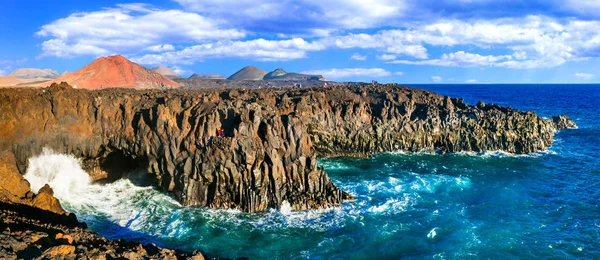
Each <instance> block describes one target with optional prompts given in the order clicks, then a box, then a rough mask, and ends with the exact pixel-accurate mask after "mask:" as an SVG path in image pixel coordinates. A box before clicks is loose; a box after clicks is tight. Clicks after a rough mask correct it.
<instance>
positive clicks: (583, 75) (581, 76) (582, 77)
mask: <svg viewBox="0 0 600 260" xmlns="http://www.w3.org/2000/svg"><path fill="white" fill-rule="evenodd" d="M594 76H595V75H594V74H590V73H581V72H578V73H575V74H573V77H575V78H577V79H580V80H590V79H592V78H594Z"/></svg>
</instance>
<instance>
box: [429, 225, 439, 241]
mask: <svg viewBox="0 0 600 260" xmlns="http://www.w3.org/2000/svg"><path fill="white" fill-rule="evenodd" d="M436 229H438V228H437V227H435V228H433V229H432V230H431V231H429V233H428V234H427V238H429V239H433V238H435V236H437V232H436V231H435V230H436Z"/></svg>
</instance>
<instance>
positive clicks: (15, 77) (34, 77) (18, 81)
mask: <svg viewBox="0 0 600 260" xmlns="http://www.w3.org/2000/svg"><path fill="white" fill-rule="evenodd" d="M174 79H182V78H181V76H180V75H179V74H177V73H176V72H175V71H173V70H172V69H170V68H168V67H165V66H158V67H156V68H154V69H152V70H150V69H148V68H145V67H143V66H141V65H139V64H137V63H134V62H131V61H129V60H128V59H126V58H125V57H123V56H121V55H115V56H109V57H101V58H98V59H96V60H94V61H93V62H92V63H90V64H88V65H87V66H85V67H83V68H81V69H80V70H78V71H75V72H71V73H69V72H67V71H65V72H63V73H62V74H59V73H58V72H56V71H54V70H51V69H35V68H19V69H16V70H15V71H13V73H11V74H10V75H9V76H0V86H17V85H22V86H37V87H45V86H48V85H50V84H52V83H54V82H56V83H60V82H62V81H65V82H68V83H69V84H71V85H73V86H76V87H77V88H86V89H97V88H112V87H133V88H173V87H180V86H181V85H182V84H185V83H184V82H182V81H179V82H180V83H178V82H175V81H174ZM189 79H221V80H222V79H225V78H224V77H223V76H221V75H218V74H193V75H192V76H190V77H189ZM227 79H228V80H266V81H326V79H325V78H324V77H323V76H321V75H307V74H300V73H288V72H287V71H285V70H283V69H281V68H278V69H276V70H274V71H271V72H267V71H264V70H262V69H259V68H257V67H254V66H247V67H244V68H242V69H241V70H239V71H238V72H236V73H234V74H233V75H231V76H230V77H229V78H227ZM182 80H185V79H182Z"/></svg>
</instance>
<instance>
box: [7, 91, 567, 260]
mask: <svg viewBox="0 0 600 260" xmlns="http://www.w3.org/2000/svg"><path fill="white" fill-rule="evenodd" d="M573 127H576V125H575V124H574V122H573V121H572V120H570V119H569V118H567V117H566V116H556V117H554V118H552V119H543V118H541V117H539V116H537V115H536V114H535V113H533V112H522V111H518V110H515V109H511V108H506V107H501V106H498V105H488V104H485V103H483V102H480V103H478V104H477V105H476V106H472V105H468V104H465V103H464V102H463V101H462V100H461V99H457V98H450V97H445V96H441V95H437V94H434V93H431V92H428V91H423V90H418V89H412V88H407V87H401V86H398V85H382V86H377V87H373V86H370V85H354V86H351V87H317V88H310V89H298V88H296V89H292V88H287V89H252V90H247V89H212V90H183V89H182V90H168V91H165V90H131V89H105V90H97V91H88V90H80V89H73V88H72V87H71V86H69V85H68V84H66V83H62V84H53V85H52V86H50V87H48V88H43V89H25V88H15V89H0V176H2V178H0V201H1V202H2V203H3V204H2V208H1V214H3V216H6V217H4V218H3V219H4V221H3V224H2V227H3V230H4V231H3V233H2V236H4V237H6V239H9V238H11V241H13V240H14V241H16V242H14V243H11V245H10V246H9V247H4V248H3V249H0V250H4V251H1V252H2V253H3V254H5V256H11V257H12V256H15V255H18V254H19V252H21V253H22V252H23V250H29V249H31V250H32V252H35V254H36V255H37V256H49V255H48V254H50V252H52V250H50V248H54V247H56V246H63V247H61V248H56V250H59V251H61V252H67V253H69V254H67V255H68V256H69V257H70V256H73V254H75V255H78V254H80V255H78V256H89V255H90V254H92V255H93V254H96V252H98V251H97V248H98V247H97V246H99V245H100V244H102V243H105V244H102V245H107V246H105V247H103V248H105V249H106V250H105V251H102V252H101V253H99V254H100V255H103V256H110V257H127V256H125V253H127V254H129V253H132V254H138V255H141V256H142V257H146V258H148V257H150V258H152V257H155V258H163V257H166V256H167V255H169V256H179V257H193V255H192V254H186V253H182V252H176V251H163V250H159V249H156V250H154V248H155V247H152V249H151V250H149V249H148V248H146V247H145V246H142V245H137V244H136V245H134V244H131V243H125V242H124V241H116V242H115V241H113V242H110V241H106V240H102V239H101V238H98V237H97V236H95V235H94V234H93V233H91V232H89V231H87V230H86V229H84V228H82V227H81V226H77V225H75V226H77V227H75V229H73V228H65V227H63V226H60V227H57V228H54V229H53V230H54V231H44V232H46V233H45V234H46V235H43V234H37V233H35V232H32V230H38V231H39V230H40V229H42V228H49V226H52V225H58V224H57V223H56V222H51V223H41V224H40V223H38V222H36V220H34V219H32V218H29V217H28V215H27V214H23V212H30V211H31V210H43V211H45V212H50V213H52V214H57V215H59V216H64V217H68V218H71V220H70V221H71V223H78V222H77V220H76V219H75V217H74V216H71V217H69V214H68V213H66V212H64V210H63V209H62V207H61V206H60V202H59V201H58V200H57V199H55V198H54V197H53V196H52V189H51V188H50V187H44V188H43V189H42V190H40V191H39V192H38V193H37V194H33V193H32V192H31V191H30V190H29V183H27V181H25V180H24V179H23V178H22V174H24V173H25V172H26V169H27V167H28V159H29V158H31V157H33V156H36V155H38V154H40V153H41V152H42V149H43V148H51V149H53V150H55V151H57V152H60V153H65V154H72V155H75V156H76V157H78V158H81V159H82V166H83V167H84V169H85V170H86V171H87V172H88V173H89V174H90V176H91V177H92V178H93V179H94V180H104V181H111V180H115V179H118V178H120V177H121V176H122V174H123V173H125V172H127V171H129V170H133V169H143V170H145V171H146V172H148V173H149V174H150V175H151V176H153V177H154V178H155V179H156V185H157V186H158V187H160V188H161V189H163V190H164V191H167V192H171V193H172V194H173V195H174V196H175V198H177V199H178V200H179V201H180V202H181V203H182V204H183V205H187V206H203V207H212V208H233V209H239V210H242V211H245V212H260V211H265V210H267V209H269V208H280V207H281V205H282V204H284V202H288V203H289V204H290V206H291V208H292V209H293V210H305V209H317V208H326V207H335V206H338V205H339V204H340V203H341V202H342V201H344V200H349V199H352V197H351V195H349V194H347V193H346V192H344V191H342V190H340V189H339V188H337V187H336V186H335V185H334V184H333V182H332V181H331V180H330V179H329V177H328V176H327V174H326V172H325V171H324V169H323V168H321V167H318V166H317V157H318V156H330V157H331V156H350V157H366V156H371V155H373V154H377V153H383V152H394V151H409V152H418V151H424V150H425V151H430V152H434V153H450V152H459V151H473V152H483V151H496V150H498V151H506V152H509V153H516V154H525V153H533V152H537V151H542V150H545V149H546V148H547V147H548V146H550V145H551V144H552V141H553V137H554V133H555V131H557V130H560V129H564V128H573ZM219 129H222V130H223V136H219V134H218V130H219ZM15 205H17V206H15ZM25 208H27V210H25ZM73 221H74V222H73ZM59 224H60V223H59ZM36 225H37V226H36ZM13 226H14V227H24V226H27V227H30V230H29V231H25V230H27V228H25V230H22V231H20V233H15V231H14V228H13ZM77 228H78V229H77ZM59 229H60V232H58V231H56V230H59ZM82 232H83V233H82ZM42 233H43V232H42ZM58 233H60V234H62V235H61V236H64V235H67V236H70V237H71V238H74V240H77V239H75V237H77V238H81V239H80V240H77V241H80V242H77V243H79V244H78V245H79V246H75V245H71V243H69V244H64V243H62V242H60V243H59V242H57V241H64V239H63V238H57V235H58ZM32 236H36V237H38V238H39V237H40V236H43V237H46V238H47V239H45V240H44V241H50V242H48V243H46V242H44V243H46V244H38V243H36V241H39V240H35V239H32V238H31V237H32ZM15 239H16V240H15ZM19 239H20V240H19ZM34 240H35V241H34ZM67 240H68V239H67ZM97 241H103V242H102V243H100V244H98V243H99V242H97ZM121 242H122V243H124V244H122V243H121ZM23 243H24V244H23ZM61 243H62V244H61ZM14 245H16V246H14ZM23 245H26V247H25V248H23ZM86 245H88V247H86ZM34 247H35V248H37V249H35V248H34ZM73 248H75V249H73ZM93 248H96V249H93ZM119 248H121V249H119ZM142 249H143V250H142ZM47 250H50V251H48V252H46V251H47ZM94 250H95V251H94ZM144 252H146V255H144ZM178 254H179V255H178ZM199 255H200V256H201V254H199ZM132 256H135V255H132ZM0 257H1V255H0ZM196 257H198V255H196ZM134 258H135V257H134Z"/></svg>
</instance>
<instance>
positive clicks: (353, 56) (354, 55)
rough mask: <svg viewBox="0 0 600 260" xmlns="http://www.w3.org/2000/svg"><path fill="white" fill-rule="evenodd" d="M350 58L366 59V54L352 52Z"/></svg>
mask: <svg viewBox="0 0 600 260" xmlns="http://www.w3.org/2000/svg"><path fill="white" fill-rule="evenodd" d="M350 59H351V60H367V56H365V55H360V54H358V53H354V54H352V57H350Z"/></svg>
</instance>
